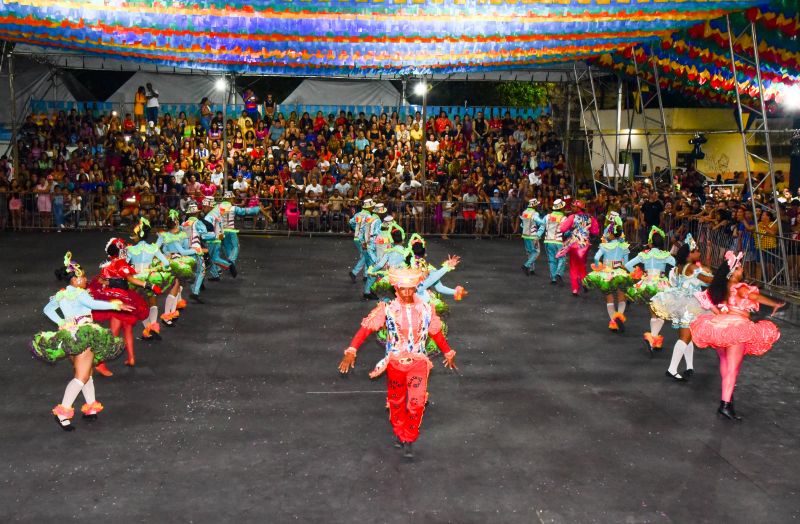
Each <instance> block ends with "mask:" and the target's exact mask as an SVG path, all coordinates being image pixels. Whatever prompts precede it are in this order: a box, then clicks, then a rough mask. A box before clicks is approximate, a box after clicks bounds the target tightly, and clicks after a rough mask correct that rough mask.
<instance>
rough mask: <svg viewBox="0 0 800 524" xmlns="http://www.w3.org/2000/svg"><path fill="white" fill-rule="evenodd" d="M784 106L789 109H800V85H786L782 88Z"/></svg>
mask: <svg viewBox="0 0 800 524" xmlns="http://www.w3.org/2000/svg"><path fill="white" fill-rule="evenodd" d="M781 95H782V96H783V106H784V107H785V108H786V109H788V110H789V111H797V110H798V109H800V85H791V86H785V87H784V88H783V89H781Z"/></svg>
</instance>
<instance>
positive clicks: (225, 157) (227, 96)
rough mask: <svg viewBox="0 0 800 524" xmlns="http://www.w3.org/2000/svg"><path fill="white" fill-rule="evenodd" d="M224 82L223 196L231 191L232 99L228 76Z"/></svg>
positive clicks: (223, 79) (224, 78)
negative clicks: (230, 136)
mask: <svg viewBox="0 0 800 524" xmlns="http://www.w3.org/2000/svg"><path fill="white" fill-rule="evenodd" d="M222 81H223V82H225V88H224V89H223V91H222V157H223V162H222V174H223V176H224V178H223V180H224V184H225V187H224V188H223V189H222V195H223V196H224V195H225V192H226V191H230V190H231V187H230V177H229V175H228V100H229V99H230V94H229V91H228V90H229V89H230V88H229V86H228V75H226V74H224V73H223V75H222Z"/></svg>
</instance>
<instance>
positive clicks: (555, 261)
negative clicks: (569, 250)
mask: <svg viewBox="0 0 800 524" xmlns="http://www.w3.org/2000/svg"><path fill="white" fill-rule="evenodd" d="M564 218H566V217H565V216H564V213H562V212H561V211H553V212H551V213H549V214H547V215H545V217H544V249H545V251H546V252H547V263H548V265H549V267H550V280H552V281H555V280H556V277H563V276H564V270H565V269H566V267H567V259H566V258H564V257H558V256H557V255H558V252H559V251H561V248H562V247H563V246H564V242H563V239H562V234H561V229H560V227H561V222H563V221H564Z"/></svg>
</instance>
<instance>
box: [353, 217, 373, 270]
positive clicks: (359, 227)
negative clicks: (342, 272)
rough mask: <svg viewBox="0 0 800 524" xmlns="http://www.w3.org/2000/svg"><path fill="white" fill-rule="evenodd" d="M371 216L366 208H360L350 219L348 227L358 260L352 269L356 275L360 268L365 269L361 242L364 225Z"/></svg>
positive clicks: (365, 263) (364, 255) (364, 256)
mask: <svg viewBox="0 0 800 524" xmlns="http://www.w3.org/2000/svg"><path fill="white" fill-rule="evenodd" d="M371 218H372V213H370V212H369V211H368V210H366V209H362V210H361V211H359V212H358V213H356V214H355V215H353V217H352V218H351V219H350V227H351V228H352V230H353V243H355V245H356V250H357V251H358V261H357V262H356V265H355V266H354V267H353V271H352V273H353V274H354V275H358V274H359V273H360V272H361V270H364V271H365V272H366V269H367V262H366V253H364V247H363V245H362V242H363V240H364V227H365V226H366V225H367V222H368V221H369V220H370V219H371Z"/></svg>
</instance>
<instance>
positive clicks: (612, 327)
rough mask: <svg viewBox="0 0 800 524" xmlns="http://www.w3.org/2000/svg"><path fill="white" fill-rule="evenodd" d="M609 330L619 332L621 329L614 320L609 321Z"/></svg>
mask: <svg viewBox="0 0 800 524" xmlns="http://www.w3.org/2000/svg"><path fill="white" fill-rule="evenodd" d="M608 329H610V330H611V331H617V330H618V329H619V326H618V325H617V321H616V320H614V319H611V320H609V321H608Z"/></svg>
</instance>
